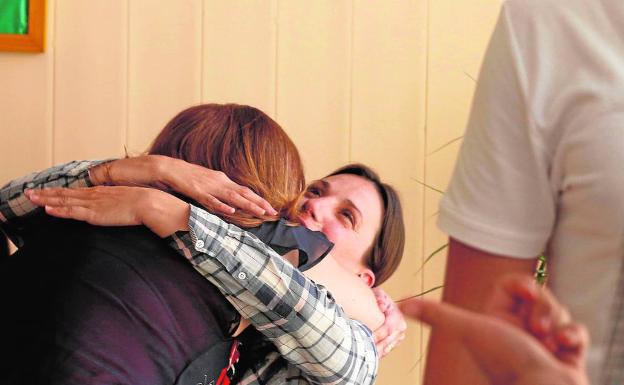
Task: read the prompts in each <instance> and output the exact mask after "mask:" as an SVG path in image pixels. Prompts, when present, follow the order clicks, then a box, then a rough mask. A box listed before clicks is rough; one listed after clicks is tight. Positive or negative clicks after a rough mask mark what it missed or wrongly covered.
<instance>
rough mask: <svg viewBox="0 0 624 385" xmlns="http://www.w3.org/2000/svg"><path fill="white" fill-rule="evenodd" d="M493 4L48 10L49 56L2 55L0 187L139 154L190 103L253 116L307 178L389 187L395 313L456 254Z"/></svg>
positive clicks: (290, 0) (352, 1)
mask: <svg viewBox="0 0 624 385" xmlns="http://www.w3.org/2000/svg"><path fill="white" fill-rule="evenodd" d="M499 5H500V1H499V0H461V1H455V0H397V1H384V2H378V1H364V0H338V1H335V0H319V1H314V2H310V1H304V0H264V1H260V0H176V1H166V0H90V1H83V0H48V17H47V22H48V26H47V28H48V33H47V39H48V41H47V49H46V52H45V53H43V54H16V53H7V52H0V184H2V183H4V182H6V181H8V180H10V179H11V178H15V177H17V176H20V175H23V174H25V173H27V172H30V171H34V170H37V169H42V168H45V167H48V166H50V165H53V164H56V163H59V162H64V161H67V160H71V159H90V158H106V157H114V156H120V155H122V154H123V153H124V151H126V150H127V151H128V152H129V153H130V154H137V153H140V152H142V151H144V150H145V149H146V148H147V146H148V145H149V143H150V141H151V140H152V139H153V138H154V136H155V135H156V133H157V132H158V131H159V130H160V129H161V128H162V127H163V125H164V124H165V123H166V122H167V121H168V120H169V119H170V118H171V117H172V116H173V115H174V114H175V113H176V112H178V111H180V110H181V109H183V108H185V107H187V106H190V105H193V104H197V103H202V102H218V103H225V102H236V103H242V104H250V105H254V106H256V107H259V108H260V109H262V110H264V111H265V112H267V113H268V114H269V115H271V116H272V117H274V118H275V119H276V120H277V121H278V122H279V123H280V124H281V125H282V126H283V127H284V128H285V129H286V130H287V132H288V133H289V134H290V135H291V137H292V138H293V140H294V141H295V143H296V144H297V146H298V147H299V149H300V150H301V153H302V156H303V159H304V162H305V165H306V174H307V175H308V177H310V178H316V177H320V176H322V175H324V174H326V173H328V172H329V171H331V170H332V169H334V168H336V167H338V166H340V165H343V164H345V163H347V162H355V161H357V162H363V163H366V164H369V165H371V166H373V167H374V168H375V169H377V170H378V171H379V173H380V174H381V175H382V176H383V177H384V178H385V179H386V180H388V181H389V182H390V183H392V184H393V185H395V186H396V187H397V189H398V190H399V192H400V194H401V196H402V198H403V201H404V208H405V216H406V223H407V227H408V239H407V248H406V254H405V258H404V262H403V263H402V266H401V268H400V269H399V272H398V273H397V274H396V275H395V276H394V277H393V278H392V279H391V280H390V281H389V282H388V283H387V284H386V285H385V288H386V290H388V291H389V292H390V294H391V295H392V296H393V297H395V298H401V297H405V296H409V295H415V294H418V293H422V292H424V291H428V290H432V289H435V288H436V287H438V286H439V285H441V283H442V279H443V277H442V275H443V269H444V261H445V257H444V255H445V253H444V252H441V253H438V254H435V255H433V256H432V257H430V255H431V254H432V253H433V251H435V250H436V249H439V248H440V247H441V246H443V245H444V244H445V242H446V237H445V236H444V235H443V234H441V233H440V232H439V231H438V230H437V229H436V228H435V220H436V213H437V204H438V202H439V198H440V196H441V195H440V193H439V192H438V191H436V190H444V189H445V187H446V184H447V182H448V179H449V177H450V174H451V171H452V166H453V163H454V160H455V156H456V152H457V149H458V146H459V144H460V142H461V135H462V132H463V130H464V126H465V121H466V119H467V114H468V110H469V106H470V101H471V96H472V92H473V88H474V81H475V78H476V76H477V72H478V67H479V63H480V60H481V56H482V53H483V49H484V47H485V43H486V42H487V38H488V36H489V34H490V32H491V29H492V26H493V23H494V21H495V17H496V13H497V11H498V8H499ZM458 138H459V139H458ZM425 185H426V186H429V187H425ZM430 295H431V296H437V295H439V290H433V291H432V293H431V294H430ZM427 335H428V334H427V331H426V330H425V329H423V328H421V327H420V326H418V325H416V324H412V325H410V330H409V333H408V339H407V341H406V342H405V343H403V344H402V345H400V346H399V347H398V348H397V349H396V350H395V351H394V352H393V353H392V354H390V355H389V356H388V357H387V358H386V359H384V360H383V362H382V367H381V372H380V375H379V380H378V383H379V384H382V385H383V384H394V383H400V384H403V383H409V384H419V383H420V378H421V375H422V368H423V364H424V360H423V357H422V356H423V353H424V351H425V348H426V339H427Z"/></svg>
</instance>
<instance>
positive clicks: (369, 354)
mask: <svg viewBox="0 0 624 385" xmlns="http://www.w3.org/2000/svg"><path fill="white" fill-rule="evenodd" d="M103 162H106V160H104V161H74V162H69V163H66V164H62V165H59V166H56V167H53V168H50V169H48V170H44V171H41V172H37V173H33V174H30V175H28V176H25V177H23V178H20V179H17V180H14V181H11V182H9V183H8V184H7V185H5V186H4V187H2V189H0V227H1V228H2V229H3V230H5V231H6V233H7V235H9V236H10V237H11V239H12V240H13V242H14V243H15V244H16V245H17V246H18V247H20V246H23V241H22V239H21V238H20V237H19V233H20V229H21V228H22V227H23V226H27V224H28V221H27V219H28V217H30V216H32V215H34V214H36V213H38V212H41V211H42V208H40V207H37V206H34V205H33V204H32V203H31V202H30V201H29V200H28V199H27V198H26V197H25V196H24V194H23V192H24V190H25V189H27V188H50V187H89V186H92V183H91V181H90V179H89V169H90V168H91V167H94V166H96V165H98V164H100V163H103ZM189 227H190V228H191V229H192V231H190V232H188V233H180V234H176V235H174V236H172V237H171V239H170V241H171V242H170V243H171V245H172V247H174V249H176V250H177V251H179V252H180V253H182V254H183V255H185V256H186V257H187V258H189V259H190V260H191V262H192V263H193V264H194V265H195V266H196V268H197V269H198V270H199V271H200V272H202V273H203V274H204V275H206V277H207V278H208V279H210V280H211V281H212V282H213V283H215V284H216V286H217V287H218V288H220V289H221V291H222V292H223V293H224V295H226V298H228V300H230V302H232V303H233V304H234V305H235V306H236V308H237V309H239V310H240V311H241V314H243V316H245V317H247V318H249V319H250V321H251V322H252V323H253V324H254V326H256V327H257V328H258V329H259V330H260V331H261V332H262V333H264V334H265V335H267V336H268V337H269V338H270V339H271V340H272V341H273V342H274V343H275V344H276V345H277V346H278V347H279V350H280V353H281V354H283V355H284V357H286V359H287V360H285V359H284V358H283V357H282V356H281V355H280V354H277V353H271V354H269V355H268V356H267V357H259V359H262V360H263V361H264V362H263V364H262V365H261V366H259V367H257V368H255V370H250V371H249V372H247V373H245V375H244V376H243V379H242V380H241V382H240V383H241V384H244V385H249V384H301V385H303V384H308V383H310V382H313V383H324V384H356V383H357V384H372V383H373V382H374V380H375V377H376V374H377V368H378V366H377V365H378V357H377V351H376V349H375V345H374V343H373V339H372V334H371V332H370V330H369V329H368V328H367V327H366V326H364V325H363V324H361V323H359V322H357V321H352V320H350V319H348V318H347V317H346V316H344V314H343V312H342V309H341V308H340V307H338V306H336V304H335V302H334V301H333V300H332V298H331V295H330V294H329V293H328V292H327V290H325V289H324V288H323V287H320V286H318V285H315V284H313V283H312V282H311V281H309V280H308V279H307V278H305V277H304V276H303V275H302V274H301V273H300V272H299V271H298V270H296V269H294V268H292V266H290V265H289V264H287V263H284V261H283V259H282V258H281V257H279V256H278V255H277V254H275V253H274V252H273V250H271V249H270V248H268V247H267V246H266V245H264V244H263V243H262V242H260V241H259V240H258V239H257V238H255V237H254V236H253V235H251V234H249V233H247V232H244V231H242V230H240V229H238V228H237V227H235V226H231V225H228V224H227V223H225V222H223V221H221V220H220V219H219V218H218V217H215V216H213V215H211V214H209V213H207V212H205V211H203V210H201V209H199V208H192V215H191V217H190V218H189ZM198 241H202V242H203V244H202V243H199V242H198ZM220 242H222V244H221V243H220ZM200 246H201V247H200ZM241 273H243V274H241Z"/></svg>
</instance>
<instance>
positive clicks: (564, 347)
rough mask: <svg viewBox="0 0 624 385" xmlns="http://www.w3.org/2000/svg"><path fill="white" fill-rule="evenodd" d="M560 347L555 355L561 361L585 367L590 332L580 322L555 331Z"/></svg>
mask: <svg viewBox="0 0 624 385" xmlns="http://www.w3.org/2000/svg"><path fill="white" fill-rule="evenodd" d="M555 340H556V342H557V345H558V349H557V351H556V352H555V355H556V356H557V358H558V359H559V360H560V361H563V362H565V363H567V364H569V365H573V366H575V367H577V368H583V367H584V364H585V356H586V354H587V348H588V346H589V332H588V331H587V328H586V327H585V326H583V325H581V324H578V323H570V324H567V325H565V326H562V327H561V328H559V329H558V330H556V331H555Z"/></svg>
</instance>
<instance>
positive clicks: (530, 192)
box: [438, 0, 624, 384]
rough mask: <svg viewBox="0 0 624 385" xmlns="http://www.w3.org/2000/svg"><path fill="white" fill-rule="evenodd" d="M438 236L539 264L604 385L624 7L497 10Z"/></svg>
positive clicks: (615, 238)
mask: <svg viewBox="0 0 624 385" xmlns="http://www.w3.org/2000/svg"><path fill="white" fill-rule="evenodd" d="M438 224H439V226H440V228H441V229H442V230H443V231H445V232H447V233H448V234H449V235H450V236H452V237H453V238H455V239H458V240H459V241H461V242H463V243H465V244H468V245H470V246H473V247H475V248H478V249H481V250H485V251H487V252H490V253H494V254H500V255H507V256H512V257H516V258H534V257H536V256H537V255H539V254H540V253H542V252H544V253H545V254H546V255H547V256H548V257H549V258H550V266H549V267H550V270H549V271H550V283H551V286H552V287H553V290H554V291H555V293H556V295H557V296H558V298H559V299H561V300H562V302H563V303H565V304H566V305H567V306H568V307H569V308H570V310H571V312H572V313H573V316H574V317H575V318H577V319H578V320H580V321H581V322H583V323H585V324H586V325H587V326H588V327H589V329H590V333H591V337H592V342H593V344H592V347H591V349H590V354H589V364H590V365H589V366H590V378H591V383H592V384H598V383H599V378H600V376H599V374H600V372H601V371H602V368H603V366H604V361H605V357H606V355H607V351H609V349H610V348H609V344H610V342H611V341H612V339H613V332H612V331H613V328H612V322H613V321H611V320H612V319H614V318H615V312H614V311H612V309H613V308H614V302H615V300H616V295H615V293H616V289H617V287H618V285H621V284H624V278H623V277H622V261H623V260H624V0H600V1H597V0H511V1H507V2H505V3H504V5H503V7H502V11H501V15H500V18H499V21H498V24H497V27H496V30H495V32H494V35H493V37H492V40H491V42H490V46H489V48H488V51H487V54H486V57H485V61H484V63H483V67H482V69H481V74H480V78H479V82H478V85H477V90H476V93H475V100H474V105H473V109H472V113H471V117H470V121H469V124H468V128H467V131H466V136H465V138H464V143H463V147H462V149H461V152H460V155H459V159H458V162H457V165H456V168H455V173H454V175H453V178H452V180H451V183H450V186H449V188H448V190H447V194H446V195H445V197H444V199H443V200H442V203H441V211H440V218H439V222H438ZM620 316H621V317H624V314H621V315H620ZM623 348H624V347H623ZM619 354H622V352H620V353H619ZM619 359H622V357H621V356H620V358H619ZM622 381H623V382H621V383H624V379H622ZM614 383H615V382H614ZM618 383H619V382H618Z"/></svg>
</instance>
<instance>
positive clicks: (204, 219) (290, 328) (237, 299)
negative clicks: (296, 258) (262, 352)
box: [170, 205, 378, 384]
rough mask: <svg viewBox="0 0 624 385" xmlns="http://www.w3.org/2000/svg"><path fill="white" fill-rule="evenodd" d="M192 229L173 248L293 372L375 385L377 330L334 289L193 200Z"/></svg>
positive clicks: (325, 381) (175, 239) (314, 379)
mask: <svg viewBox="0 0 624 385" xmlns="http://www.w3.org/2000/svg"><path fill="white" fill-rule="evenodd" d="M189 229H190V231H189V232H186V233H184V232H181V233H177V234H175V235H173V236H172V237H171V238H170V241H171V245H172V247H174V248H175V249H176V250H178V251H179V252H180V253H181V254H182V255H184V256H185V257H186V258H188V259H189V260H190V261H191V263H192V264H193V266H194V267H195V268H196V269H197V270H198V271H199V272H201V273H202V274H203V275H204V276H205V277H206V278H207V279H208V280H210V281H211V282H212V283H213V284H215V285H216V286H217V287H218V288H219V290H220V291H221V292H222V293H223V294H224V295H225V296H226V298H227V299H228V300H229V301H230V302H231V303H232V304H233V305H234V306H235V307H236V308H237V309H238V311H239V312H240V313H241V315H242V316H243V317H245V318H247V319H249V320H250V322H251V323H252V324H253V325H254V327H255V328H256V329H258V330H259V331H260V332H262V333H263V334H264V335H265V336H266V337H267V338H269V340H271V341H272V342H273V343H274V344H275V346H276V347H277V349H278V350H279V352H280V354H281V355H282V356H283V357H284V358H285V359H286V360H287V361H288V362H289V363H290V364H291V365H289V367H288V368H286V371H287V372H291V374H292V373H297V371H294V372H293V369H294V368H293V367H292V365H295V366H296V369H298V370H301V372H302V374H303V376H304V377H305V378H306V379H307V380H308V381H309V382H310V383H315V384H372V383H374V381H375V377H376V375H377V369H378V357H377V350H376V348H375V344H374V342H373V338H372V333H371V331H370V329H368V328H367V327H366V326H364V325H363V324H362V323H360V322H358V321H355V320H351V319H349V318H348V317H347V316H346V315H345V314H344V311H343V310H342V308H341V307H340V306H338V305H337V304H336V303H335V301H334V300H333V298H332V296H331V294H330V293H329V292H328V291H327V289H325V288H324V287H323V286H321V285H317V284H315V283H314V282H312V281H311V280H310V279H308V278H306V277H305V276H304V275H303V274H302V273H301V272H300V271H299V270H297V269H296V268H294V267H293V266H292V265H290V264H289V263H288V262H286V261H285V260H284V259H283V258H281V257H280V256H279V255H278V254H277V253H275V252H274V251H273V250H272V249H271V248H269V247H268V246H266V245H265V244H264V243H262V242H261V241H260V240H259V239H258V238H256V237H255V236H254V235H252V234H250V233H248V232H246V231H243V230H241V229H239V228H238V227H236V226H234V225H231V224H228V223H226V222H224V221H223V220H221V219H220V218H219V217H217V216H215V215H212V214H210V213H208V212H206V211H205V210H202V209H200V208H197V207H195V206H192V205H191V214H190V217H189ZM271 382H272V381H271ZM246 383H253V380H252V381H249V382H246ZM280 383H283V382H281V381H280ZM299 383H300V382H299Z"/></svg>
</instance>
